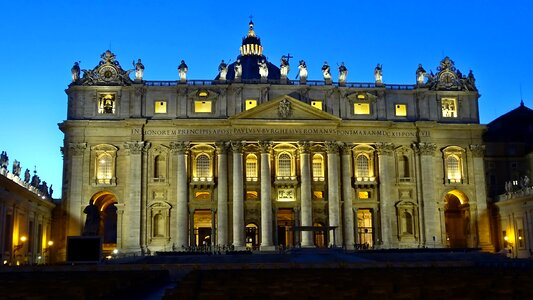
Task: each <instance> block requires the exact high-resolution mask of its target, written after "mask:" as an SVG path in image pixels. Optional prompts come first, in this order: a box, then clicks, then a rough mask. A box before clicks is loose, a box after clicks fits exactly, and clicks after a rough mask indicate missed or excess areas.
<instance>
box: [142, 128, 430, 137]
mask: <svg viewBox="0 0 533 300" xmlns="http://www.w3.org/2000/svg"><path fill="white" fill-rule="evenodd" d="M139 133H140V132H139V129H132V134H134V135H135V134H139ZM143 133H144V135H145V136H182V135H187V136H191V135H201V136H210V135H212V136H220V135H254V134H261V135H280V134H287V135H305V136H309V135H320V136H323V135H329V136H332V135H337V136H371V137H380V136H381V137H407V138H415V137H417V132H416V131H397V130H396V131H388V130H380V129H376V130H372V129H370V130H366V129H335V128H221V129H215V128H187V129H144V131H143ZM418 136H424V137H429V131H420V132H418Z"/></svg>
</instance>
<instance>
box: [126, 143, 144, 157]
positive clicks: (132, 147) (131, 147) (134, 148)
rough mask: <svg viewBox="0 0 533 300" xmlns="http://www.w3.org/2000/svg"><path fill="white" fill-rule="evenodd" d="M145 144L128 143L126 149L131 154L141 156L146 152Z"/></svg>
mask: <svg viewBox="0 0 533 300" xmlns="http://www.w3.org/2000/svg"><path fill="white" fill-rule="evenodd" d="M144 147H145V145H144V142H126V143H124V148H126V150H128V151H129V153H130V154H134V155H135V154H141V152H142V151H143V150H144Z"/></svg>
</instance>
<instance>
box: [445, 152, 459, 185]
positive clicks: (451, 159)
mask: <svg viewBox="0 0 533 300" xmlns="http://www.w3.org/2000/svg"><path fill="white" fill-rule="evenodd" d="M446 170H447V172H448V180H449V181H450V182H461V162H460V160H459V158H458V157H457V156H455V155H450V156H448V157H447V158H446Z"/></svg>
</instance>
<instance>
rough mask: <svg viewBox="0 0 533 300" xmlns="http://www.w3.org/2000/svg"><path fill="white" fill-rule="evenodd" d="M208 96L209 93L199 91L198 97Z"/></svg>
mask: <svg viewBox="0 0 533 300" xmlns="http://www.w3.org/2000/svg"><path fill="white" fill-rule="evenodd" d="M207 96H209V93H208V92H207V91H199V92H198V97H207Z"/></svg>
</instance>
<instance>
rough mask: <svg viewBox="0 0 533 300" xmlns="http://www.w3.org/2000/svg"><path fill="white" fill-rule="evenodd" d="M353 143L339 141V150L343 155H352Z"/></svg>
mask: <svg viewBox="0 0 533 300" xmlns="http://www.w3.org/2000/svg"><path fill="white" fill-rule="evenodd" d="M352 147H353V146H352V145H350V144H347V143H339V150H340V151H341V153H342V155H351V154H352Z"/></svg>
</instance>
